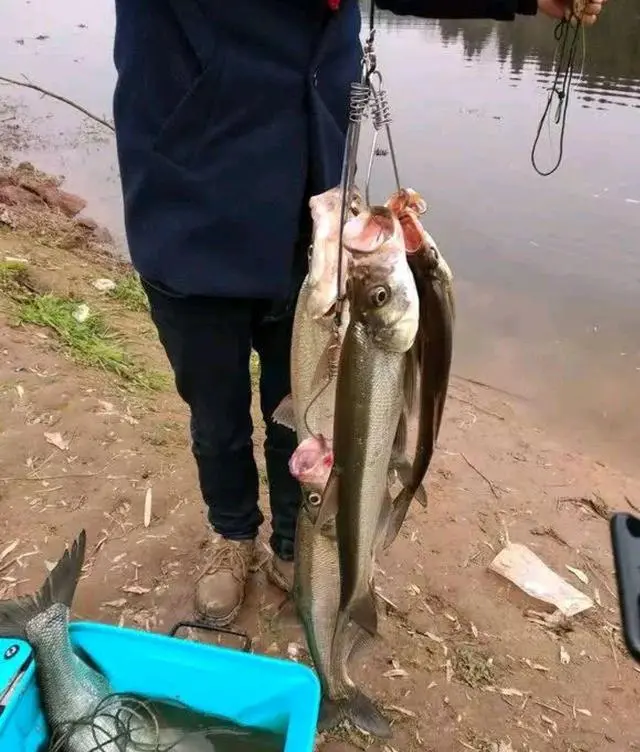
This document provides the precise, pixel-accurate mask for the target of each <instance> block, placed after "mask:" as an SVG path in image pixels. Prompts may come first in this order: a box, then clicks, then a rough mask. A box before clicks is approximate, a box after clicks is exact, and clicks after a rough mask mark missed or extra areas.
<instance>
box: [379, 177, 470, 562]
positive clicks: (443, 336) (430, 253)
mask: <svg viewBox="0 0 640 752" xmlns="http://www.w3.org/2000/svg"><path fill="white" fill-rule="evenodd" d="M386 206H387V207H388V208H389V209H390V210H391V211H392V212H393V213H394V215H395V216H396V217H397V218H398V221H399V222H400V224H401V226H402V231H403V236H404V244H405V249H406V252H407V259H408V262H409V266H410V268H411V271H412V273H413V277H414V279H415V284H416V288H417V290H418V297H419V299H420V326H419V329H418V335H417V337H416V341H415V345H414V348H415V351H416V352H415V354H416V358H415V360H416V362H417V365H418V368H419V370H420V403H419V404H420V417H419V421H418V440H417V446H416V453H415V458H414V461H413V466H412V469H411V473H410V481H409V482H408V483H406V482H405V483H404V488H403V490H402V491H401V492H400V493H399V495H398V496H397V498H396V499H395V500H394V502H393V505H392V509H391V511H390V515H389V521H388V525H387V531H386V536H385V539H384V542H383V544H382V546H383V548H384V549H386V548H388V547H389V546H390V545H391V543H393V541H394V540H395V538H396V536H397V535H398V533H399V531H400V528H401V527H402V524H403V522H404V520H405V517H406V516H407V512H408V511H409V506H410V504H411V500H412V499H413V497H414V495H415V494H416V491H417V490H418V489H419V488H421V484H422V482H423V480H424V477H425V475H426V473H427V470H428V469H429V465H430V463H431V459H432V457H433V453H434V450H435V445H436V441H437V438H438V434H439V431H440V425H441V423H442V414H443V411H444V406H445V402H446V398H447V390H448V387H449V374H450V370H451V360H452V355H453V327H454V322H455V301H454V296H453V287H452V283H453V275H452V274H451V270H450V268H449V266H448V264H447V262H446V261H445V259H444V257H443V256H442V254H441V253H440V251H439V250H438V247H437V245H436V243H435V241H434V239H433V238H432V237H431V235H429V233H428V232H427V231H426V230H425V229H424V227H423V226H422V223H421V221H420V215H421V214H424V212H425V211H426V204H425V203H424V201H423V199H422V198H421V197H420V195H419V194H418V193H416V192H415V191H413V190H410V189H402V190H400V191H398V192H396V193H394V194H393V195H392V196H391V198H390V199H389V200H388V201H387V203H386Z"/></svg>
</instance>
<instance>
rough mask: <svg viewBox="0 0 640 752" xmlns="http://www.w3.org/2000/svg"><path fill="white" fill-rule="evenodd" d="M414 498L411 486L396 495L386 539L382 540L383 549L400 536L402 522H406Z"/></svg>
mask: <svg viewBox="0 0 640 752" xmlns="http://www.w3.org/2000/svg"><path fill="white" fill-rule="evenodd" d="M412 498H413V493H412V492H411V489H410V488H403V489H402V491H400V493H399V494H398V495H397V496H396V498H395V500H394V502H393V508H392V509H391V514H390V515H389V523H388V524H387V532H386V534H385V537H384V541H383V542H382V550H383V551H386V549H387V548H389V546H390V545H391V544H392V543H393V541H394V540H395V539H396V538H397V537H398V533H399V532H400V528H401V527H402V523H403V522H404V520H405V517H406V516H407V512H408V511H409V505H410V504H411V499H412Z"/></svg>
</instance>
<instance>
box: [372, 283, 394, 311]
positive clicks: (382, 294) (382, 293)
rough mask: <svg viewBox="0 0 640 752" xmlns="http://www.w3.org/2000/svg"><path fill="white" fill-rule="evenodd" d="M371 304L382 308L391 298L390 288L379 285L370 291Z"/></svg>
mask: <svg viewBox="0 0 640 752" xmlns="http://www.w3.org/2000/svg"><path fill="white" fill-rule="evenodd" d="M369 300H370V301H371V304H372V305H374V306H376V308H380V306H383V305H384V304H385V303H386V302H387V300H389V288H388V287H387V286H386V285H378V286H377V287H374V288H373V290H371V292H370V293H369Z"/></svg>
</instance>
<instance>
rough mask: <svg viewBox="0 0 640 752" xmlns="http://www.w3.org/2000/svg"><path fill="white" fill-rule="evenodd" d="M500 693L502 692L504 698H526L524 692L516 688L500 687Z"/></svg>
mask: <svg viewBox="0 0 640 752" xmlns="http://www.w3.org/2000/svg"><path fill="white" fill-rule="evenodd" d="M498 692H500V694H501V695H502V696H503V697H524V692H521V691H520V690H519V689H515V688H514V687H504V688H503V687H498Z"/></svg>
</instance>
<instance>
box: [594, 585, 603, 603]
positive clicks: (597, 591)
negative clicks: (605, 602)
mask: <svg viewBox="0 0 640 752" xmlns="http://www.w3.org/2000/svg"><path fill="white" fill-rule="evenodd" d="M593 600H594V601H595V602H596V603H597V604H598V606H602V600H601V598H600V591H599V590H598V588H593Z"/></svg>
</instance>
